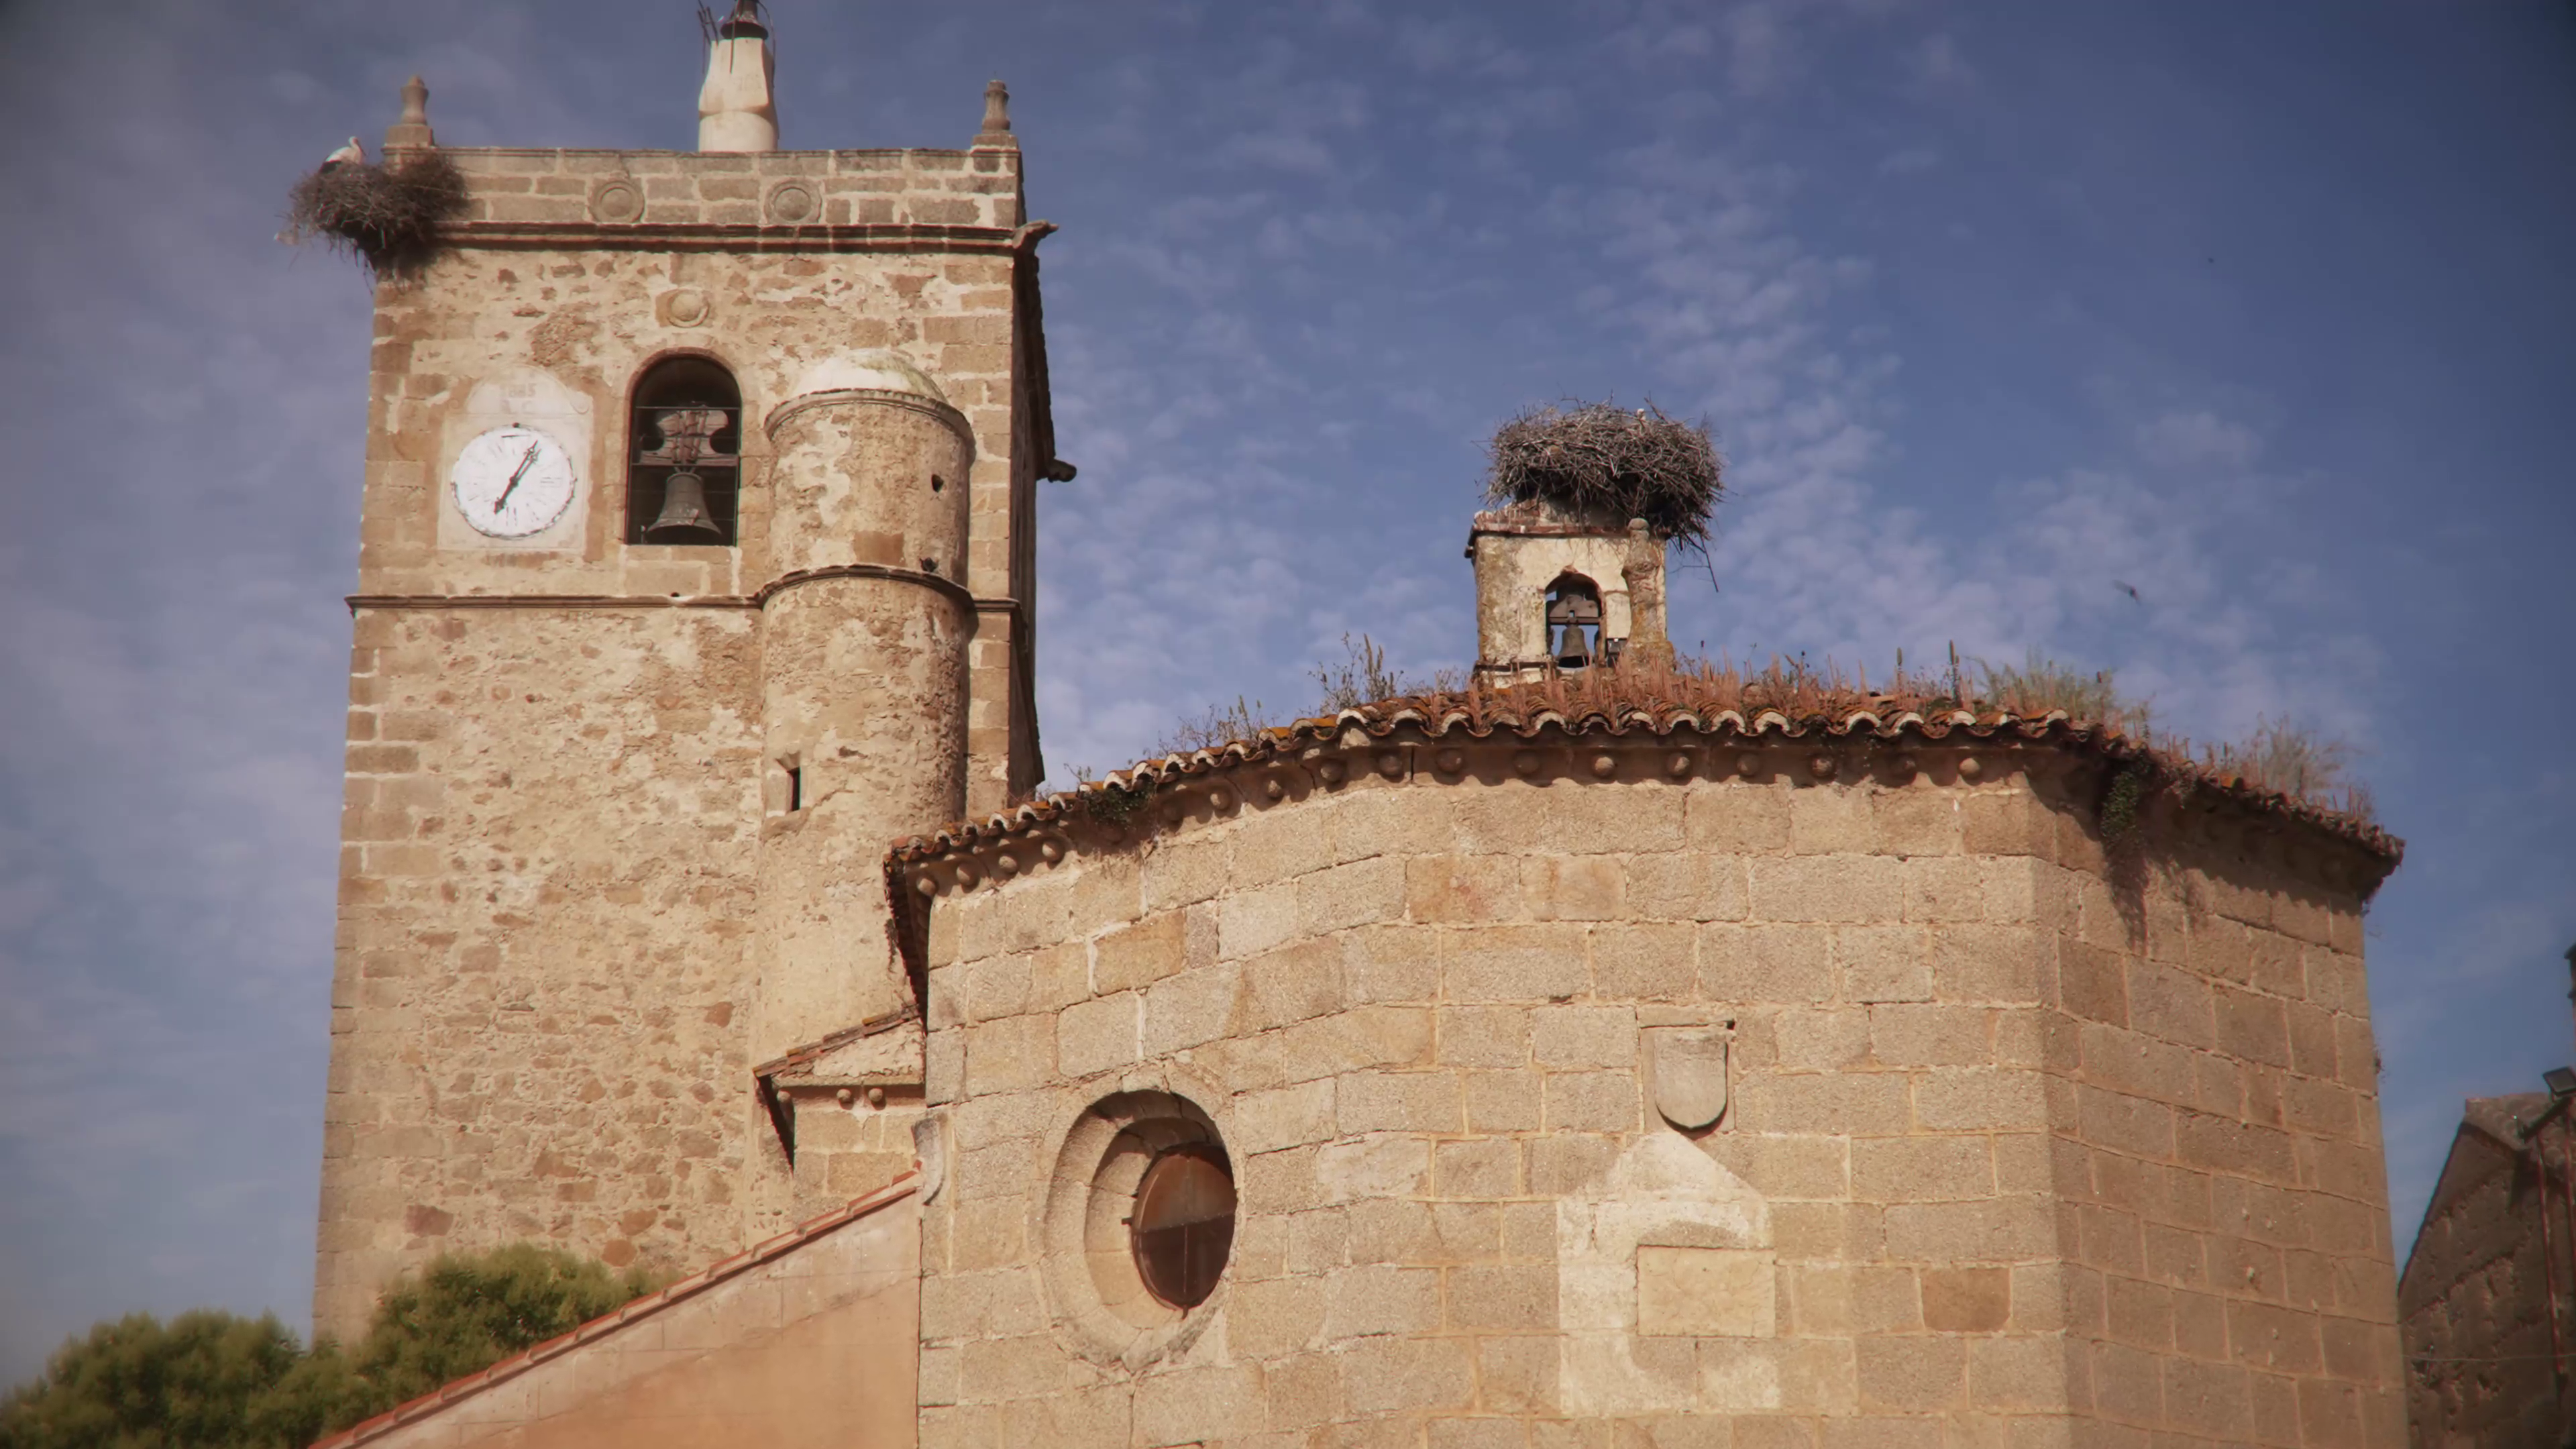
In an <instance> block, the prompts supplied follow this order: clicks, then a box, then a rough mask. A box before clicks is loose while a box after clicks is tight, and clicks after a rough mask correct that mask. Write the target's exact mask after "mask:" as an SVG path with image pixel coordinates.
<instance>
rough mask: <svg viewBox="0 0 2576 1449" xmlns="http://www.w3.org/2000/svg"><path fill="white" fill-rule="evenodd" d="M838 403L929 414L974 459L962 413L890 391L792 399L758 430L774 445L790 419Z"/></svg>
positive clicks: (843, 391) (971, 433) (846, 390)
mask: <svg viewBox="0 0 2576 1449" xmlns="http://www.w3.org/2000/svg"><path fill="white" fill-rule="evenodd" d="M839 403H872V404H875V405H876V406H879V407H890V408H907V409H910V410H911V411H913V412H917V413H925V414H928V415H929V416H931V417H934V418H937V419H938V420H939V421H940V422H942V423H944V424H946V425H947V428H948V430H949V431H950V432H952V433H955V434H956V435H957V440H958V441H959V442H961V443H964V444H965V445H966V456H967V459H968V460H969V461H972V460H973V458H974V456H975V425H974V424H973V423H970V422H968V421H967V420H966V415H965V414H964V413H961V412H959V411H958V410H957V409H956V408H954V407H952V406H950V405H949V404H947V403H945V402H942V401H940V400H939V399H937V398H935V397H924V396H922V395H921V394H920V393H917V392H905V391H903V390H901V389H899V388H891V387H839V388H832V389H830V390H828V391H824V392H809V393H805V394H802V395H800V396H797V397H791V398H789V399H788V400H787V401H785V402H783V403H780V404H779V405H778V406H776V407H774V408H771V409H770V410H769V416H768V417H767V418H766V419H764V420H763V421H762V423H761V430H762V431H763V432H765V433H767V434H768V435H769V436H770V438H771V439H772V440H773V441H774V440H776V438H777V437H778V429H779V428H780V427H781V426H782V425H783V424H785V423H786V421H787V420H788V419H789V418H792V417H794V416H796V415H797V414H798V413H801V412H804V411H806V410H807V409H809V408H822V407H831V406H834V405H835V404H839Z"/></svg>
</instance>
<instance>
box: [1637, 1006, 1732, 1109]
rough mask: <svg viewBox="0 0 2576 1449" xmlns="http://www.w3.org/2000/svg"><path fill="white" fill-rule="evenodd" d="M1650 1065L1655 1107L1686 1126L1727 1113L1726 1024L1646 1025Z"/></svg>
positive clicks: (1648, 1065)
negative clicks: (1721, 1025)
mask: <svg viewBox="0 0 2576 1449" xmlns="http://www.w3.org/2000/svg"><path fill="white" fill-rule="evenodd" d="M1645 1035H1646V1070H1647V1071H1648V1073H1650V1074H1651V1077H1652V1080H1653V1083H1654V1091H1655V1110H1656V1111H1657V1112H1660V1113H1662V1114H1663V1118H1664V1120H1665V1121H1667V1122H1670V1123H1672V1124H1673V1125H1674V1126H1676V1127H1679V1128H1681V1129H1682V1130H1683V1131H1685V1132H1696V1131H1698V1130H1699V1129H1700V1128H1702V1127H1706V1126H1709V1125H1710V1124H1712V1123H1714V1122H1715V1121H1717V1119H1718V1118H1720V1117H1723V1116H1725V1115H1726V1040H1727V1031H1726V1028H1724V1027H1720V1026H1659V1027H1649V1028H1647V1030H1646V1034H1645Z"/></svg>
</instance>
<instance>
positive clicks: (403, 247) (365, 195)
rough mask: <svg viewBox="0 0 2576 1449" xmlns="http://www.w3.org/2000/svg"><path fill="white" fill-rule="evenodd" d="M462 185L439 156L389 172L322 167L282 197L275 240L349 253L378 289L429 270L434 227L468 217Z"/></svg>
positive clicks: (413, 157) (361, 166)
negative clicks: (282, 220)
mask: <svg viewBox="0 0 2576 1449" xmlns="http://www.w3.org/2000/svg"><path fill="white" fill-rule="evenodd" d="M465 205H466V194H465V177H464V174H463V173H462V172H459V171H458V170H457V169H456V163H455V162H453V161H450V160H448V159H447V157H446V156H445V155H444V154H442V153H440V152H438V151H436V150H424V151H412V152H407V153H405V154H404V155H402V156H401V157H399V158H398V159H397V160H396V161H395V162H393V163H390V164H387V165H382V166H378V165H373V164H370V163H367V162H348V161H337V162H326V163H325V164H324V165H323V167H322V169H320V170H319V171H315V172H314V173H312V174H311V175H309V176H306V177H305V178H304V179H303V180H301V181H298V182H296V183H295V185H294V187H293V188H292V189H290V190H289V191H288V192H287V193H286V229H285V230H284V231H282V232H279V233H278V237H279V239H280V240H283V241H287V242H304V241H311V240H315V239H320V240H321V241H323V242H325V243H327V244H328V245H330V246H331V247H332V248H334V249H336V250H339V251H345V252H349V253H351V254H353V255H355V256H356V257H357V258H358V260H359V261H361V262H363V263H365V264H366V267H367V270H368V271H369V272H370V273H372V274H374V276H375V277H376V279H377V280H379V281H381V280H383V279H384V278H386V277H387V276H391V275H396V274H399V273H403V272H408V271H412V270H414V269H416V268H418V267H420V266H422V265H423V264H425V263H427V262H428V261H429V259H430V257H431V256H432V255H434V254H435V252H436V250H437V246H438V228H439V224H440V223H442V222H445V221H447V220H449V219H451V218H453V217H454V216H456V215H457V214H458V213H460V212H462V211H463V210H464V209H465Z"/></svg>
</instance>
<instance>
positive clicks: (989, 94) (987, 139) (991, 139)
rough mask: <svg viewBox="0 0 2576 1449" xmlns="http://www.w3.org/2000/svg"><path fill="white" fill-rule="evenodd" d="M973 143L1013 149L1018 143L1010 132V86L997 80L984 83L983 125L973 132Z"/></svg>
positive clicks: (1017, 139)
mask: <svg viewBox="0 0 2576 1449" xmlns="http://www.w3.org/2000/svg"><path fill="white" fill-rule="evenodd" d="M975 144H976V145H977V146H981V147H992V146H1008V147H1011V148H1013V149H1017V148H1018V146H1019V144H1020V141H1019V138H1018V137H1017V136H1014V135H1012V134H1011V88H1010V87H1009V86H1006V85H1004V84H1002V83H1001V82H1000V81H998V80H995V81H987V82H985V83H984V125H983V128H982V129H980V130H978V131H977V132H976V133H975Z"/></svg>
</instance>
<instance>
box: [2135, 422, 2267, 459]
mask: <svg viewBox="0 0 2576 1449" xmlns="http://www.w3.org/2000/svg"><path fill="white" fill-rule="evenodd" d="M2138 450H2139V451H2140V452H2142V453H2144V454H2145V455H2146V456H2147V458H2148V459H2149V460H2150V461H2152V462H2157V463H2162V464H2165V465H2167V466H2170V467H2176V468H2196V467H2205V466H2208V467H2221V468H2247V467H2251V466H2253V463H2254V460H2255V459H2256V458H2257V457H2258V456H2260V455H2261V453H2262V451H2263V440H2262V439H2261V438H2259V437H2257V436H2255V434H2254V431H2253V430H2252V429H2251V428H2248V427H2246V426H2244V425H2243V424H2241V423H2234V422H2230V421H2228V420H2227V419H2225V418H2222V417H2220V416H2218V415H2217V414H2216V413H2212V412H2205V411H2204V412H2170V413H2166V414H2164V415H2163V416H2162V417H2159V418H2157V419H2155V420H2154V421H2153V422H2150V423H2146V424H2143V425H2142V426H2140V427H2139V429H2138Z"/></svg>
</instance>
